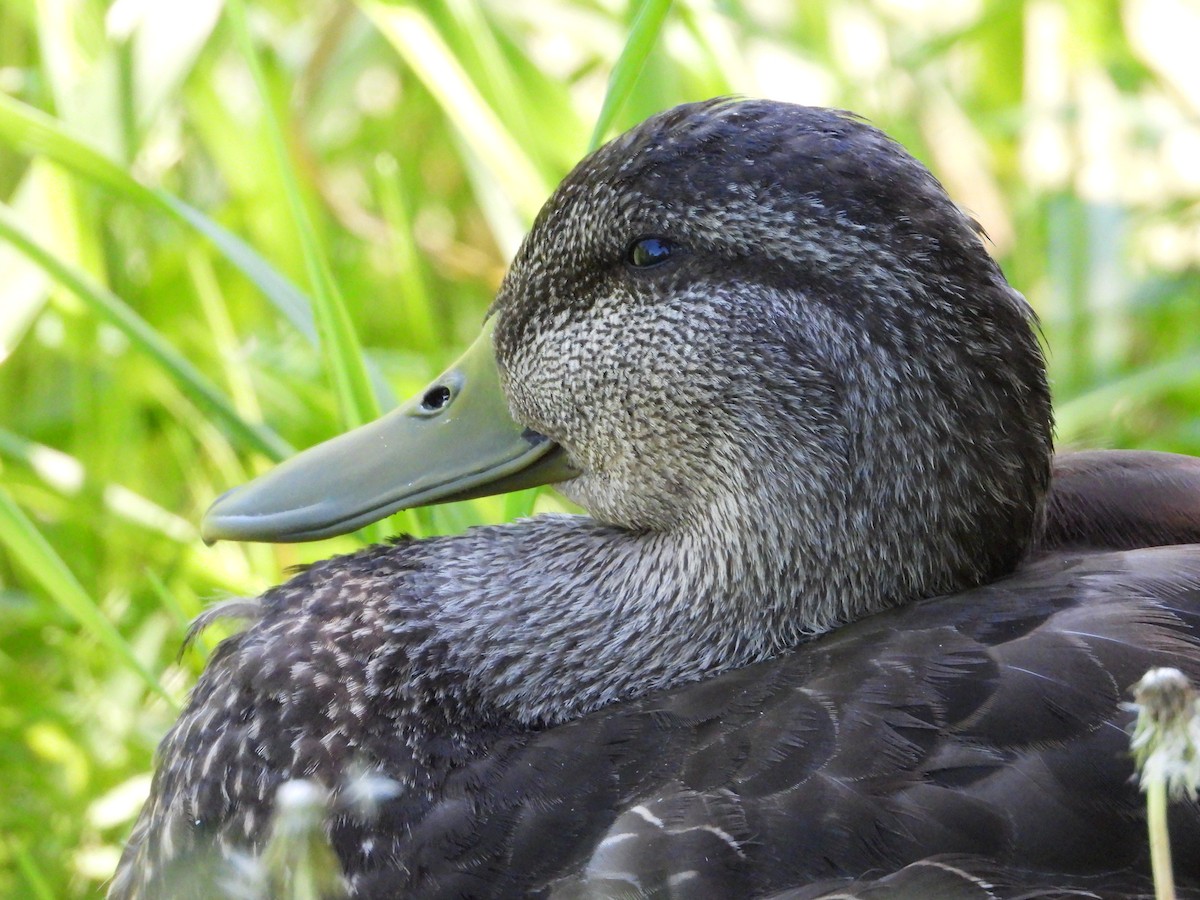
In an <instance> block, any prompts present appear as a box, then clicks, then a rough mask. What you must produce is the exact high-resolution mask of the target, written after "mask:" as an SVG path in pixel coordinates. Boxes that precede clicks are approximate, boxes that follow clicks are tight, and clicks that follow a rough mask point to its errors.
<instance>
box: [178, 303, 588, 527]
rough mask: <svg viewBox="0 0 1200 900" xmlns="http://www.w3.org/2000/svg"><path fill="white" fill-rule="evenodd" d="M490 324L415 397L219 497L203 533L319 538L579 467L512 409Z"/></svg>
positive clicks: (547, 479) (552, 478)
mask: <svg viewBox="0 0 1200 900" xmlns="http://www.w3.org/2000/svg"><path fill="white" fill-rule="evenodd" d="M494 324H495V319H494V318H493V319H490V320H489V321H488V322H487V324H486V325H485V326H484V330H483V332H482V334H480V336H479V338H478V339H477V340H476V341H475V343H474V344H472V345H471V347H470V348H469V349H468V350H467V351H466V353H464V354H463V355H462V357H460V358H459V360H458V362H456V363H455V364H454V365H453V366H451V367H450V368H449V369H448V370H447V371H446V372H445V373H444V374H443V375H442V376H441V377H440V378H438V379H437V381H435V382H434V383H433V385H432V386H430V387H429V388H428V389H427V390H426V391H425V392H424V393H423V394H421V395H420V396H417V397H414V398H413V399H412V400H409V401H408V402H407V403H405V404H404V405H402V406H400V407H399V408H397V409H395V410H393V411H392V412H390V413H388V414H387V415H384V416H382V417H380V418H379V419H376V420H375V421H374V422H371V423H369V424H367V425H364V426H362V427H361V428H356V429H355V430H353V431H350V432H347V433H346V434H343V435H340V436H338V437H335V438H333V439H332V440H328V441H326V442H324V443H323V444H318V445H317V446H315V447H312V448H310V449H308V450H305V451H304V452H302V453H299V454H297V455H296V456H294V457H292V458H291V459H289V460H287V461H285V462H283V463H282V464H280V465H279V466H277V467H276V468H274V469H272V470H271V471H270V472H268V473H266V474H265V475H263V476H261V477H259V478H256V479H254V480H253V481H251V482H250V483H249V484H245V485H243V486H242V487H239V488H234V489H233V490H231V491H228V492H227V493H225V494H223V495H222V496H220V497H219V498H217V500H216V502H215V503H213V505H212V506H211V507H210V508H209V510H208V512H207V513H205V515H204V519H203V521H202V522H201V525H200V532H201V535H202V536H203V538H204V540H205V541H207V542H209V543H212V542H213V541H217V540H236V541H274V542H288V541H309V540H316V539H317V538H325V537H332V536H334V535H338V534H345V533H346V532H349V531H353V530H354V529H356V528H361V527H362V526H364V525H368V524H370V523H371V522H375V521H377V520H379V519H382V518H383V517H384V516H387V515H390V514H392V513H394V512H398V511H400V510H402V509H411V508H412V507H415V506H425V505H428V504H432V503H444V502H447V501H450V500H468V499H471V498H473V497H486V496H488V495H491V494H502V493H506V492H508V491H515V490H521V489H523V488H527V487H534V486H535V485H539V484H550V483H552V482H557V481H565V480H566V479H568V478H572V477H574V476H575V475H577V474H579V473H578V471H577V470H576V469H575V468H573V467H572V466H571V465H570V463H569V462H568V460H567V457H566V454H565V453H564V452H563V451H562V449H561V448H560V447H559V446H558V445H557V444H555V443H553V442H552V441H550V440H548V439H547V438H546V437H544V436H543V435H540V434H538V433H536V432H534V431H531V430H529V429H527V428H525V427H524V426H522V425H520V424H519V423H517V422H514V421H513V419H512V417H511V416H510V415H509V412H508V401H507V399H506V398H505V396H504V392H503V390H502V389H501V387H500V375H499V371H498V369H497V367H496V358H495V354H494V352H493V349H492V329H493V327H494Z"/></svg>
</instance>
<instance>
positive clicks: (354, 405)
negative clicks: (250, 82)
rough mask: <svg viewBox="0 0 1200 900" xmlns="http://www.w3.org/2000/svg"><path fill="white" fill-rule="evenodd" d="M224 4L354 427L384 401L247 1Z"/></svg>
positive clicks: (326, 350) (334, 376)
mask: <svg viewBox="0 0 1200 900" xmlns="http://www.w3.org/2000/svg"><path fill="white" fill-rule="evenodd" d="M225 9H226V11H227V13H228V16H229V21H230V24H231V25H232V26H233V33H234V36H235V38H236V39H237V43H238V46H239V47H240V49H241V52H242V58H243V59H244V60H245V62H246V66H247V67H248V68H249V70H250V73H251V75H252V76H253V78H254V83H255V85H256V87H257V89H258V95H259V98H260V100H261V101H262V104H263V115H264V116H265V119H266V122H267V135H268V139H269V140H270V144H271V152H272V156H274V158H275V162H276V165H277V166H278V172H279V176H280V177H281V178H282V180H283V187H284V193H285V194H286V196H287V202H288V207H289V209H290V211H291V217H292V225H293V227H294V228H295V229H296V236H297V238H298V241H299V246H300V252H301V255H302V256H303V258H304V267H305V270H306V271H307V272H308V278H309V283H310V285H311V287H312V289H313V310H314V312H315V313H316V319H317V330H318V332H319V333H320V335H321V356H322V358H323V360H324V363H325V370H326V373H327V374H328V375H329V377H330V379H331V381H332V382H333V388H334V393H335V394H336V396H337V400H338V408H339V411H340V412H341V417H342V421H343V424H345V425H346V426H347V427H350V428H353V427H355V426H358V425H362V424H364V423H366V422H369V421H371V420H372V419H374V418H376V417H377V416H378V415H379V404H378V402H377V401H376V399H375V394H374V392H373V390H372V387H371V379H370V378H369V377H368V375H367V368H366V363H365V361H364V358H363V352H362V346H361V344H360V343H359V340H358V335H357V334H356V333H355V331H354V323H353V322H352V321H351V319H350V313H349V311H348V310H347V309H346V304H345V302H344V301H343V299H342V296H341V293H340V292H339V291H338V288H337V285H336V284H335V283H334V280H333V273H332V272H331V271H330V269H329V263H328V261H327V260H326V258H325V254H324V252H323V251H322V249H321V243H320V242H319V241H318V240H317V233H316V230H315V229H314V228H313V223H312V221H311V219H310V218H309V215H308V210H307V209H306V208H305V206H304V200H303V199H302V198H301V196H300V185H299V183H298V181H297V179H296V173H295V170H294V167H293V165H292V161H291V159H290V157H289V155H288V151H287V146H286V144H285V142H284V138H283V130H282V128H281V126H280V123H279V120H278V118H277V116H276V115H275V110H274V107H273V106H272V104H271V93H270V91H269V90H268V88H267V80H266V76H265V75H264V74H263V70H262V66H261V65H260V63H259V60H258V55H257V53H256V51H255V49H254V42H253V41H252V39H251V37H250V28H249V25H248V24H247V22H246V9H245V6H244V5H243V3H242V0H229V2H227V3H226V6H225Z"/></svg>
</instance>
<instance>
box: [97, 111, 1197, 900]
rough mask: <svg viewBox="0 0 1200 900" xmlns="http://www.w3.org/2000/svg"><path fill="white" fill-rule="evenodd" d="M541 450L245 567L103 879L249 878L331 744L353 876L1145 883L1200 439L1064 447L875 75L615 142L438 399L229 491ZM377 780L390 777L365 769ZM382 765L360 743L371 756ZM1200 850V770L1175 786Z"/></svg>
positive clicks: (585, 167) (684, 116) (864, 891)
mask: <svg viewBox="0 0 1200 900" xmlns="http://www.w3.org/2000/svg"><path fill="white" fill-rule="evenodd" d="M540 484H550V485H554V486H555V487H556V489H557V490H558V491H559V492H560V493H562V494H563V495H565V496H566V497H568V498H569V499H571V500H573V501H574V502H575V503H577V504H578V505H579V506H580V507H582V508H583V509H584V510H586V514H580V515H575V514H565V513H550V514H542V515H538V516H534V517H531V518H527V519H524V520H521V521H517V522H514V523H509V524H501V525H489V526H478V527H474V528H471V529H469V530H467V531H465V532H463V533H461V534H455V535H449V536H442V537H434V538H427V539H413V538H409V537H404V536H401V537H397V538H395V539H393V540H391V541H390V542H386V543H382V544H377V545H374V546H371V547H368V548H366V549H362V550H360V551H358V552H355V553H350V554H348V555H342V556H337V557H334V558H331V559H327V560H324V561H322V562H318V563H315V564H313V565H310V566H308V567H307V568H304V569H303V570H301V571H299V572H298V573H297V574H295V575H294V576H293V577H292V578H291V579H290V580H289V581H287V582H286V583H284V584H282V585H280V586H277V587H274V588H272V589H270V590H268V591H266V592H265V593H264V594H263V595H262V596H261V597H259V598H257V599H255V600H252V601H251V600H237V601H232V602H231V603H232V605H230V604H226V605H224V606H219V607H215V608H214V612H212V613H210V614H206V615H205V616H204V617H202V620H201V621H200V622H199V623H198V625H199V626H203V625H204V624H207V622H208V621H210V620H211V618H213V617H215V616H217V615H229V614H236V615H238V616H241V617H243V618H245V619H246V620H247V625H246V627H245V628H244V629H243V630H241V631H239V632H238V633H236V634H235V635H234V636H232V637H229V638H227V639H226V640H225V641H223V642H222V643H221V644H220V645H219V646H218V648H217V649H216V650H215V651H214V652H213V653H212V655H211V658H210V659H209V660H208V663H207V666H206V668H205V671H204V672H203V674H202V676H201V677H200V679H199V681H198V683H197V684H196V686H195V688H194V690H193V691H192V693H191V696H190V699H189V701H188V703H187V705H186V708H185V709H184V711H183V712H182V714H181V715H180V717H179V719H178V721H177V722H176V724H175V725H174V727H173V728H171V730H170V732H169V733H168V734H167V735H166V737H165V738H164V739H163V741H162V744H161V746H160V748H159V751H158V756H157V768H156V771H155V773H154V776H153V782H152V786H151V789H150V794H149V798H148V800H147V801H146V803H145V806H144V808H143V810H142V813H141V816H140V818H139V819H138V821H137V824H136V826H135V827H134V829H133V831H132V834H131V837H130V838H129V841H128V844H127V846H126V848H125V851H124V855H123V857H122V860H121V862H120V865H119V868H118V870H117V874H116V876H115V878H114V880H113V882H112V884H111V888H110V891H109V897H110V898H114V900H131V898H146V897H224V896H245V893H244V892H243V893H241V894H239V893H237V891H236V890H234V889H233V888H231V887H230V886H229V884H230V882H229V880H228V877H227V876H228V869H229V866H231V865H233V863H231V860H237V859H242V860H243V861H244V860H245V859H254V858H255V857H256V856H257V855H260V854H262V852H263V850H264V846H265V843H266V841H267V837H268V834H269V832H270V826H271V821H272V816H273V813H274V810H275V808H276V806H277V804H278V803H279V800H278V798H279V796H280V795H281V791H282V790H284V789H285V788H286V787H287V786H288V785H294V784H296V783H299V782H304V783H309V784H313V785H317V786H319V787H320V789H321V790H322V791H323V792H325V793H324V796H326V797H327V798H328V800H329V802H328V807H327V813H326V814H325V815H324V818H323V819H322V820H321V823H322V824H321V829H322V833H323V834H324V835H325V837H326V838H327V839H328V844H329V846H330V847H331V848H332V850H333V852H334V853H335V854H336V858H337V864H338V868H339V876H338V877H339V884H340V887H339V890H340V891H342V892H343V893H344V894H345V895H348V896H352V897H356V898H385V897H387V898H392V897H409V898H450V897H454V898H465V897H493V898H506V897H526V896H534V897H562V898H579V897H627V898H651V897H656V898H657V897H678V898H701V900H703V898H768V897H770V898H785V897H786V898H792V900H803V898H818V897H826V896H829V897H832V896H838V897H851V896H871V897H935V896H946V897H981V898H983V897H1015V896H1032V895H1036V896H1068V895H1069V896H1089V897H1134V896H1144V895H1147V894H1148V893H1150V894H1152V884H1151V881H1150V875H1149V859H1148V850H1147V846H1146V840H1145V836H1144V835H1145V827H1146V826H1145V817H1144V812H1143V809H1144V801H1143V798H1142V796H1141V795H1140V793H1139V789H1138V786H1137V784H1136V782H1135V780H1134V768H1133V762H1132V760H1131V757H1130V753H1129V733H1128V729H1129V726H1130V723H1131V721H1132V716H1133V714H1132V713H1131V712H1130V711H1129V709H1128V706H1127V704H1126V703H1125V702H1124V701H1127V700H1128V699H1129V693H1128V691H1129V688H1130V686H1131V685H1133V684H1134V683H1135V682H1136V681H1137V680H1138V679H1139V678H1140V677H1141V676H1142V674H1143V673H1144V672H1145V671H1146V670H1148V669H1150V668H1152V667H1163V666H1167V667H1173V668H1176V669H1178V670H1180V671H1181V672H1182V673H1184V675H1185V676H1186V677H1188V678H1190V679H1191V680H1192V681H1193V682H1195V681H1197V680H1200V459H1196V458H1192V457H1187V456H1182V455H1175V454H1168V453H1157V452H1151V451H1104V450H1098V451H1081V452H1074V453H1059V454H1057V455H1056V454H1055V450H1054V446H1053V414H1052V409H1051V398H1050V390H1049V386H1048V381H1047V375H1046V367H1045V362H1044V358H1043V353H1042V350H1041V346H1040V344H1039V339H1038V328H1037V321H1036V317H1035V315H1034V313H1033V312H1032V310H1031V308H1030V307H1029V305H1028V304H1027V303H1026V301H1025V300H1024V298H1023V297H1022V296H1021V295H1020V294H1019V293H1018V292H1017V291H1016V290H1015V289H1014V288H1012V287H1011V286H1010V285H1009V283H1008V282H1007V280H1006V279H1005V277H1004V275H1003V274H1002V272H1001V270H1000V268H999V266H998V265H997V263H996V262H995V261H994V260H993V258H992V256H991V255H990V254H989V252H988V250H987V246H986V244H985V236H984V234H983V232H982V229H981V228H980V226H979V225H978V224H977V223H976V222H975V221H974V220H973V219H972V218H971V217H970V216H968V215H967V214H966V213H964V212H963V211H961V210H960V209H959V208H958V206H956V205H955V203H954V202H953V201H952V200H951V199H950V197H949V196H948V195H947V193H946V191H945V190H944V189H943V188H942V186H941V185H940V184H939V183H938V181H937V180H936V179H935V177H934V176H933V175H932V174H931V173H930V172H929V170H928V169H926V168H925V166H923V165H922V164H921V163H919V162H918V161H917V160H916V159H915V158H914V157H913V156H911V155H910V154H909V153H908V152H907V151H905V150H904V149H903V148H902V147H901V146H900V145H899V144H898V143H896V142H895V141H893V140H892V139H891V138H889V137H888V136H886V135H885V134H884V133H883V132H881V131H880V130H878V129H876V128H875V127H873V126H872V125H870V124H869V123H868V122H866V121H865V120H863V119H861V118H859V117H857V116H854V115H852V114H850V113H847V112H843V111H838V110H830V109H824V108H816V107H805V106H798V105H793V104H788V103H783V102H775V101H769V100H758V99H750V98H721V99H717V100H710V101H705V102H699V103H691V104H685V105H682V106H678V107H675V108H673V109H670V110H667V111H665V112H662V113H659V114H657V115H655V116H653V117H652V118H650V119H648V120H646V121H645V122H643V123H642V124H640V125H638V126H637V127H635V128H633V129H632V130H630V131H628V132H626V133H625V134H623V135H621V136H620V137H617V138H615V139H614V140H612V141H610V142H609V143H607V144H605V145H604V146H602V147H601V148H600V149H599V150H597V151H595V152H594V153H592V154H591V155H589V156H587V157H586V158H585V159H584V160H583V161H582V162H580V163H579V165H578V166H577V167H576V168H575V169H574V170H573V171H572V172H571V173H570V174H569V175H568V176H567V177H566V178H565V179H564V181H563V182H562V183H561V185H560V186H559V187H558V188H557V189H556V190H555V191H554V193H553V195H552V196H551V197H550V199H549V200H548V201H547V202H546V204H545V206H544V207H543V209H542V210H541V212H540V213H539V215H538V216H537V218H536V220H535V222H534V224H533V226H532V228H531V230H530V232H529V234H528V236H527V237H526V239H525V240H524V242H523V244H522V245H521V247H520V249H519V251H518V252H517V254H516V256H515V258H514V260H513V262H512V264H511V267H510V268H509V270H508V272H507V274H506V276H505V278H504V280H503V282H502V284H501V286H500V288H499V291H498V293H497V296H496V299H495V301H494V303H493V305H492V307H491V308H490V310H489V311H488V314H487V317H486V319H485V322H484V325H483V328H482V331H481V334H480V336H479V338H478V339H477V340H476V341H475V343H474V344H472V345H471V347H470V348H469V349H468V350H467V352H466V353H465V354H464V356H463V357H462V358H461V359H460V360H459V361H458V362H457V363H455V364H454V365H453V366H451V367H450V369H448V370H447V371H446V372H445V373H444V374H442V375H441V376H439V377H438V378H437V379H436V380H435V381H434V382H433V383H432V384H431V385H430V386H429V387H428V388H427V389H425V390H424V391H422V392H421V393H420V394H419V395H418V396H416V397H414V398H413V399H412V400H410V401H409V402H408V403H406V404H404V405H402V406H400V407H398V408H397V409H395V410H393V411H392V412H390V413H388V414H386V415H384V416H383V417H382V418H380V419H378V420H376V421H375V422H372V423H370V424H368V425H365V426H362V427H361V428H359V429H358V430H355V431H351V432H349V433H347V434H344V435H342V436H340V437H337V438H334V439H332V440H330V441H328V442H326V443H324V444H320V445H317V446H316V447H313V448H310V449H309V450H307V451H304V452H302V453H300V454H299V455H297V456H295V457H293V458H292V459H290V460H287V461H285V462H284V463H283V464H281V465H280V466H278V467H277V468H276V469H274V470H272V471H270V472H268V473H267V474H265V475H263V476H261V477H260V478H258V479H257V480H255V481H252V482H250V483H249V484H247V485H244V486H242V487H239V488H236V489H234V490H232V491H230V492H228V493H226V494H225V495H223V496H221V497H220V498H218V499H217V500H216V502H215V503H214V504H213V506H212V507H211V509H210V510H209V512H208V513H207V514H206V516H205V519H204V522H203V528H202V531H203V536H204V538H205V539H206V540H208V541H214V540H250V541H304V540H312V539H317V538H322V537H326V536H330V535H335V534H341V533H345V532H349V531H353V530H354V529H357V528H359V527H362V526H363V525H365V524H367V523H370V522H374V521H376V520H379V519H381V518H383V517H384V516H387V515H389V514H391V513H392V512H395V511H397V510H401V509H408V508H412V507H417V506H422V505H427V504H433V503H441V502H447V501H452V500H462V499H468V498H472V497H479V496H484V495H488V494H495V493H501V492H506V491H511V490H518V489H523V488H527V487H531V486H534V485H540ZM363 777H369V778H370V779H374V783H381V784H386V785H388V786H389V789H388V790H386V791H384V792H382V794H381V795H380V796H379V798H378V802H375V803H373V804H371V809H370V810H366V809H365V808H361V807H360V806H355V805H354V804H353V803H349V802H341V801H342V800H344V799H345V798H346V797H348V796H349V795H350V794H351V793H353V790H354V787H353V785H354V784H357V783H360V782H361V780H362V778H363ZM355 779H358V780H357V781H356V780H355ZM1170 824H1171V839H1172V842H1173V845H1174V853H1175V857H1174V858H1175V869H1176V878H1177V883H1178V890H1179V892H1180V896H1200V804H1198V803H1197V801H1196V799H1195V798H1187V797H1185V798H1183V799H1182V800H1181V801H1179V802H1177V803H1175V804H1173V805H1172V807H1171V821H1170Z"/></svg>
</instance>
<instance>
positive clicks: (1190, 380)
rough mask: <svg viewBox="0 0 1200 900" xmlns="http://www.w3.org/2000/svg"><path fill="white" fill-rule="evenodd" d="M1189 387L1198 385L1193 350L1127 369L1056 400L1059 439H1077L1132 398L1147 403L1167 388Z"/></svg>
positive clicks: (1199, 369)
mask: <svg viewBox="0 0 1200 900" xmlns="http://www.w3.org/2000/svg"><path fill="white" fill-rule="evenodd" d="M1188 387H1191V388H1193V389H1196V388H1200V358H1198V357H1197V356H1196V355H1195V354H1194V353H1187V354H1185V355H1183V356H1179V357H1176V358H1174V359H1168V360H1165V361H1163V362H1160V363H1158V364H1157V365H1154V366H1149V367H1147V368H1144V369H1138V370H1136V371H1134V372H1130V373H1129V374H1128V375H1123V376H1121V377H1119V378H1116V379H1114V380H1112V381H1110V382H1107V383H1105V384H1101V385H1099V386H1098V387H1094V388H1092V389H1091V390H1089V391H1086V392H1084V393H1082V394H1080V395H1078V396H1076V397H1073V398H1071V399H1070V400H1068V401H1066V402H1065V403H1059V404H1058V405H1057V408H1056V409H1055V411H1054V420H1055V426H1056V428H1057V430H1058V435H1059V440H1060V441H1061V442H1069V441H1072V440H1076V439H1078V438H1079V437H1080V436H1082V435H1084V434H1086V432H1087V431H1088V429H1089V428H1091V427H1093V426H1094V425H1095V424H1096V423H1097V422H1101V421H1104V420H1106V419H1109V418H1111V417H1112V415H1113V410H1115V409H1120V408H1122V407H1123V406H1125V405H1126V404H1128V403H1129V402H1131V401H1132V402H1141V403H1149V402H1151V401H1153V400H1154V399H1156V398H1157V397H1160V396H1161V395H1162V394H1163V393H1164V392H1166V391H1172V390H1180V389H1183V388H1188Z"/></svg>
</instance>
